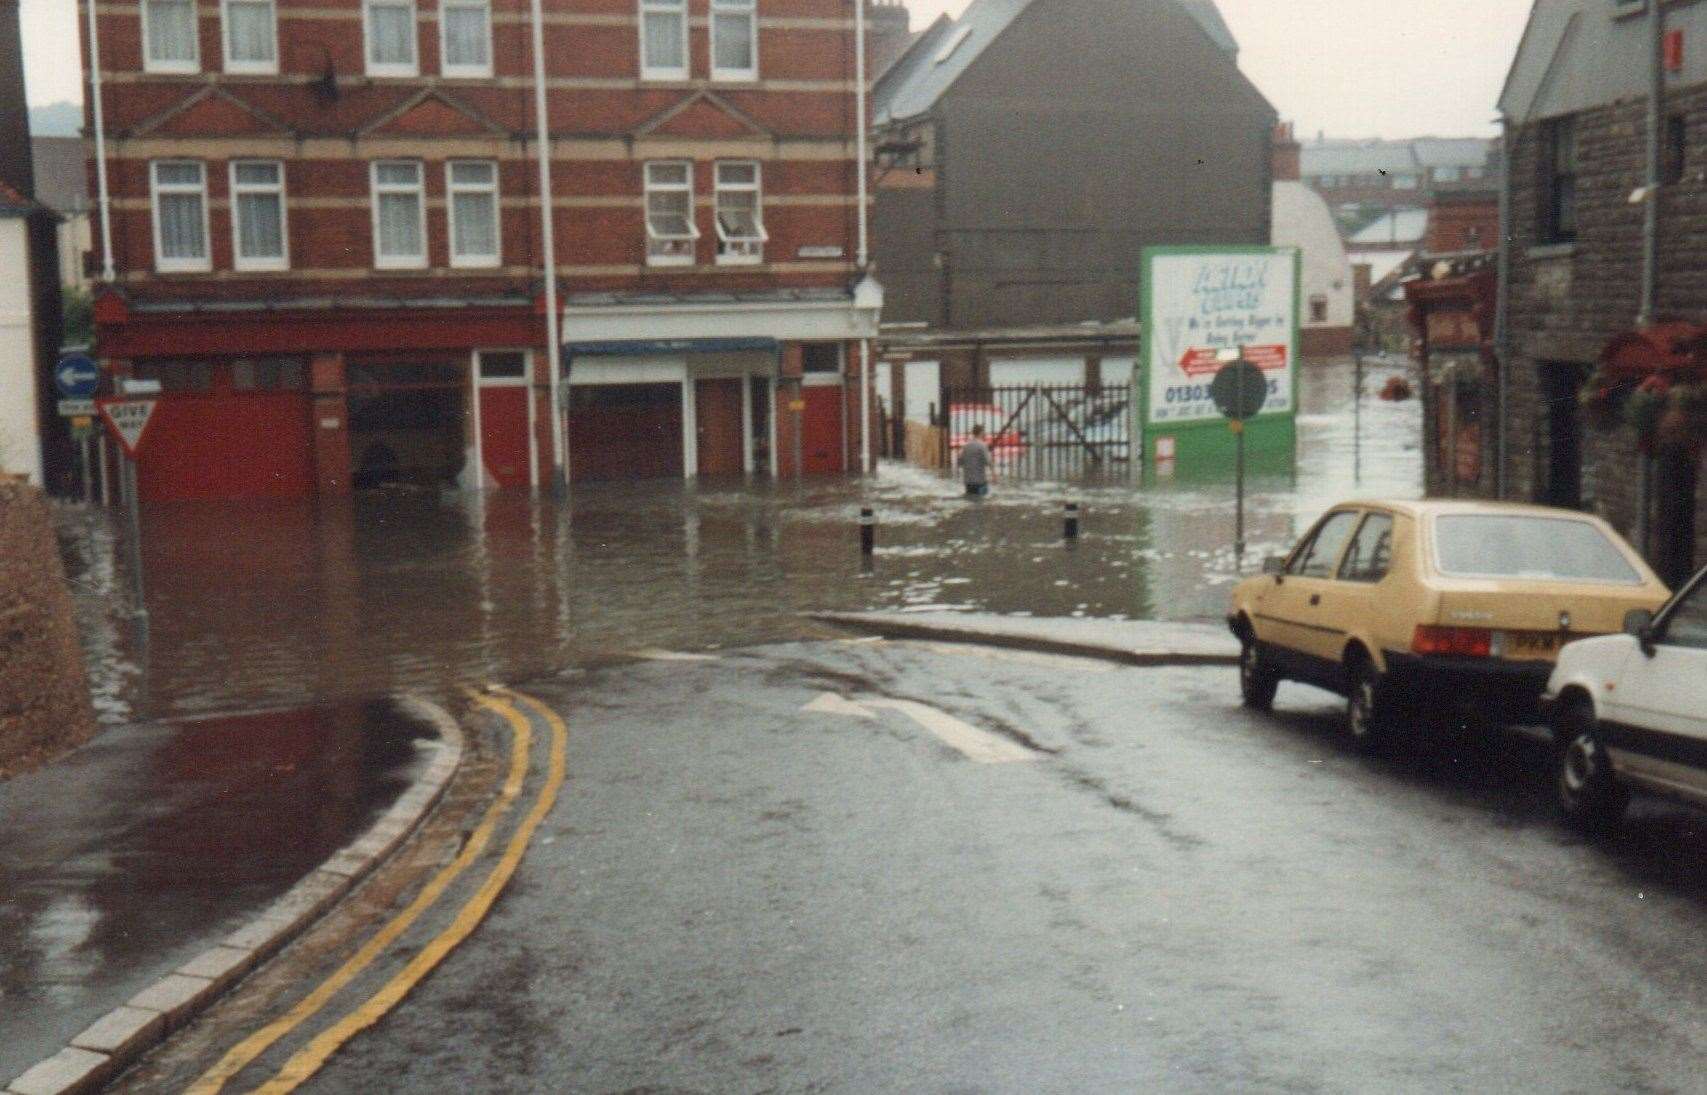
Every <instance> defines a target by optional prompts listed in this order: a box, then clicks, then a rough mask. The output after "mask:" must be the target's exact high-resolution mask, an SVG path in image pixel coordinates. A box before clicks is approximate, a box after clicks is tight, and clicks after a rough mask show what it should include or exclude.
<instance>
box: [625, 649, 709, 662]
mask: <svg viewBox="0 0 1707 1095" xmlns="http://www.w3.org/2000/svg"><path fill="white" fill-rule="evenodd" d="M634 656H635V657H636V658H645V659H646V660H647V661H650V662H715V661H718V660H719V659H718V657H717V655H716V654H684V653H682V652H681V651H679V650H659V649H658V648H657V647H653V646H649V647H647V648H646V649H644V650H636V651H635V652H634Z"/></svg>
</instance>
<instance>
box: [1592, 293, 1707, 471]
mask: <svg viewBox="0 0 1707 1095" xmlns="http://www.w3.org/2000/svg"><path fill="white" fill-rule="evenodd" d="M1704 350H1707V342H1704V341H1703V338H1702V329H1701V328H1697V327H1692V326H1690V325H1687V324H1667V325H1662V326H1659V327H1653V328H1648V329H1646V330H1643V331H1638V332H1630V333H1628V334H1625V335H1621V336H1619V337H1618V338H1617V339H1614V340H1613V342H1612V343H1611V344H1610V345H1608V346H1607V348H1606V352H1605V353H1604V354H1603V355H1602V357H1601V363H1600V367H1599V368H1597V369H1596V370H1595V372H1594V374H1593V375H1592V376H1590V377H1589V378H1588V380H1587V381H1586V382H1585V383H1584V385H1583V388H1582V392H1581V394H1580V397H1579V401H1580V403H1581V405H1582V408H1583V417H1584V418H1585V419H1586V420H1587V421H1588V423H1589V425H1590V426H1591V427H1592V428H1594V429H1596V430H1600V431H1603V432H1613V431H1617V430H1620V429H1622V428H1624V427H1626V426H1628V427H1629V428H1630V430H1631V432H1632V433H1633V434H1634V435H1635V441H1636V448H1637V449H1638V450H1639V451H1641V452H1644V453H1648V454H1653V453H1655V452H1658V451H1660V450H1661V449H1679V448H1682V449H1687V450H1689V451H1691V452H1697V453H1698V452H1700V451H1701V448H1702V441H1703V438H1707V352H1704Z"/></svg>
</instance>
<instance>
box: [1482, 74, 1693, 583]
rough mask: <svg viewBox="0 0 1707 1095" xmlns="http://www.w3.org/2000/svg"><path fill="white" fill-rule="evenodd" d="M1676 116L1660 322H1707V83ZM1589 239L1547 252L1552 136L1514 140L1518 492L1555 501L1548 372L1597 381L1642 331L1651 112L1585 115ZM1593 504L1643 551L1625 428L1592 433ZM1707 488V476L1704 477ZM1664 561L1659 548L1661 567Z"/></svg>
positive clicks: (1589, 475)
mask: <svg viewBox="0 0 1707 1095" xmlns="http://www.w3.org/2000/svg"><path fill="white" fill-rule="evenodd" d="M1666 114H1667V115H1668V116H1671V115H1679V114H1681V115H1683V116H1684V118H1685V119H1686V125H1687V133H1688V141H1687V148H1688V152H1687V161H1686V163H1685V165H1684V171H1683V178H1682V179H1681V181H1679V182H1678V183H1676V184H1674V185H1668V186H1666V187H1664V188H1663V189H1662V191H1661V197H1660V232H1659V239H1660V262H1659V267H1660V274H1659V292H1658V299H1657V302H1656V318H1657V319H1660V320H1665V319H1680V320H1688V321H1691V322H1696V323H1701V322H1707V86H1701V87H1692V88H1674V89H1672V90H1671V92H1670V93H1668V95H1667V98H1666ZM1576 141H1577V150H1578V152H1577V157H1578V176H1577V238H1576V240H1575V241H1574V242H1572V243H1567V244H1554V245H1546V244H1543V243H1542V242H1541V239H1542V235H1541V223H1542V221H1541V218H1542V216H1543V201H1544V194H1543V192H1542V188H1543V180H1544V176H1543V163H1544V160H1543V157H1544V156H1545V155H1546V154H1547V148H1546V142H1545V139H1544V135H1543V128H1542V126H1541V125H1540V124H1539V123H1537V124H1534V125H1529V126H1525V127H1523V128H1521V129H1520V130H1518V131H1517V133H1516V134H1515V141H1514V147H1513V150H1512V153H1513V154H1512V162H1511V174H1512V202H1511V221H1510V225H1509V229H1508V231H1509V232H1510V234H1511V246H1512V264H1511V285H1510V303H1509V307H1510V330H1511V338H1512V350H1513V354H1512V361H1511V362H1510V368H1511V373H1510V403H1509V410H1508V413H1507V421H1506V427H1507V430H1508V431H1509V433H1508V458H1507V463H1508V473H1509V490H1510V493H1511V496H1512V497H1513V498H1515V499H1536V500H1540V499H1542V498H1544V497H1545V495H1546V490H1547V481H1548V466H1549V459H1550V452H1549V449H1550V438H1549V431H1548V416H1549V407H1548V404H1547V402H1546V400H1545V398H1544V393H1543V391H1542V383H1541V377H1542V370H1543V369H1544V368H1547V367H1552V368H1559V367H1562V366H1575V367H1576V368H1577V370H1578V371H1579V372H1580V373H1581V374H1582V375H1583V376H1585V377H1586V375H1587V374H1588V372H1589V371H1590V370H1592V368H1593V366H1594V363H1595V362H1596V361H1597V359H1598V358H1599V355H1600V352H1601V350H1602V349H1603V348H1604V347H1605V345H1606V344H1607V342H1608V341H1610V340H1611V339H1612V337H1613V336H1614V335H1617V334H1619V333H1621V332H1624V331H1627V330H1630V329H1631V328H1632V327H1634V326H1635V324H1636V318H1637V312H1638V310H1639V309H1640V307H1641V281H1642V218H1643V209H1642V206H1641V205H1639V204H1635V205H1633V204H1631V202H1630V196H1631V193H1632V192H1633V191H1634V190H1636V189H1637V188H1638V187H1640V186H1642V185H1643V184H1644V182H1645V181H1646V154H1647V103H1646V100H1645V99H1633V100H1630V101H1627V102H1622V103H1615V104H1612V105H1610V106H1606V107H1601V108H1598V109H1595V110H1590V111H1585V112H1583V113H1581V114H1578V115H1577V116H1576ZM1582 438H1583V442H1582V503H1583V506H1584V508H1585V509H1589V510H1592V511H1594V512H1596V513H1599V514H1601V515H1602V516H1604V517H1605V518H1607V520H1609V521H1611V522H1612V524H1613V525H1614V526H1616V527H1617V528H1618V529H1619V530H1620V531H1621V532H1623V533H1624V534H1625V535H1626V536H1628V537H1629V538H1630V539H1631V541H1632V542H1633V543H1640V542H1641V532H1640V530H1639V529H1638V527H1637V526H1638V525H1639V524H1640V513H1641V483H1642V481H1643V476H1642V473H1641V464H1642V458H1641V457H1639V456H1638V455H1637V453H1636V451H1635V446H1634V441H1633V438H1632V437H1631V435H1630V432H1629V431H1628V430H1627V429H1620V430H1617V431H1615V432H1600V431H1597V430H1594V429H1592V428H1590V427H1589V426H1588V425H1587V424H1586V423H1585V424H1584V425H1583V434H1582ZM1704 479H1707V477H1704ZM1695 523H1696V528H1697V534H1696V544H1695V556H1696V561H1697V563H1699V562H1701V561H1703V559H1704V557H1707V492H1704V491H1702V490H1699V489H1698V490H1697V492H1696V506H1695ZM1655 554H1656V551H1650V552H1649V557H1650V559H1652V558H1653V557H1654V556H1655Z"/></svg>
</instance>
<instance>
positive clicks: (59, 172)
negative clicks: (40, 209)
mask: <svg viewBox="0 0 1707 1095" xmlns="http://www.w3.org/2000/svg"><path fill="white" fill-rule="evenodd" d="M30 156H31V158H33V159H34V160H35V167H36V197H37V198H38V199H39V200H40V201H41V203H42V204H43V205H45V206H47V207H48V208H50V209H52V210H54V211H55V212H57V213H82V212H85V211H86V210H87V209H88V208H89V174H88V164H89V148H88V146H87V145H86V144H85V143H84V141H83V138H81V137H31V138H30Z"/></svg>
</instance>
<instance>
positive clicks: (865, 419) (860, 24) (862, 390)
mask: <svg viewBox="0 0 1707 1095" xmlns="http://www.w3.org/2000/svg"><path fill="white" fill-rule="evenodd" d="M854 85H855V86H854V111H855V112H856V113H857V114H858V115H859V117H858V119H857V121H856V122H855V124H854V133H855V145H856V147H857V155H858V156H859V171H858V173H857V176H856V178H857V179H858V188H859V254H858V261H857V265H858V266H859V274H860V278H861V280H863V279H865V278H866V277H869V276H870V274H869V272H868V270H867V267H868V266H869V265H870V261H871V227H870V225H869V223H868V216H867V212H866V208H865V202H866V182H865V172H866V135H865V0H854ZM854 303H855V305H856V307H857V305H858V299H857V295H856V298H855V302H854ZM855 315H856V316H857V315H858V313H857V312H856V313H855ZM859 406H860V420H859V422H860V424H859V440H860V445H859V448H860V454H859V461H860V470H861V471H863V472H864V473H865V474H867V475H870V474H871V472H872V471H873V470H874V469H875V468H876V466H877V461H876V458H875V457H874V455H873V452H872V440H873V438H872V436H871V340H870V339H869V338H866V337H864V336H863V335H862V336H861V337H860V340H859Z"/></svg>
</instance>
